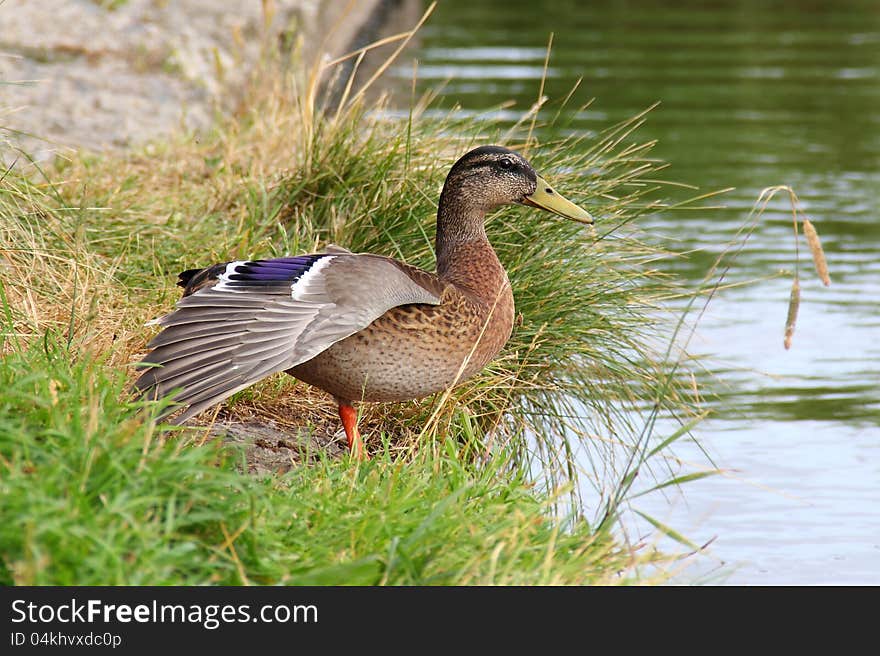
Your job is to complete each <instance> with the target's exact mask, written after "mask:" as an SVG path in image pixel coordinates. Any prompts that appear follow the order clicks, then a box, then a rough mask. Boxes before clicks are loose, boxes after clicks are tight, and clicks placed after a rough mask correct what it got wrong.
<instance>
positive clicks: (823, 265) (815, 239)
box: [804, 219, 831, 287]
mask: <svg viewBox="0 0 880 656" xmlns="http://www.w3.org/2000/svg"><path fill="white" fill-rule="evenodd" d="M804 234H805V235H806V236H807V244H809V246H810V252H811V253H812V254H813V264H815V265H816V273H818V274H819V278H821V279H822V284H824V285H825V286H826V287H827V286H828V285H830V284H831V278H829V277H828V263H827V262H826V261H825V251H823V250H822V242H820V241H819V234H818V233H817V232H816V228H814V227H813V224H812V223H811V222H810V220H809V219H804Z"/></svg>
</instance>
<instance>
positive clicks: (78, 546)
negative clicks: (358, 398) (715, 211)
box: [0, 35, 703, 584]
mask: <svg viewBox="0 0 880 656" xmlns="http://www.w3.org/2000/svg"><path fill="white" fill-rule="evenodd" d="M402 38H406V37H405V35H404V36H403V37H402ZM276 63H279V64H280V63H281V62H277V61H276ZM284 64H285V65H283V66H280V65H279V66H278V67H274V66H273V65H272V60H271V58H270V57H267V63H266V64H265V66H266V69H265V70H263V71H262V73H260V74H257V75H255V77H254V78H253V80H251V82H250V86H249V88H248V89H247V90H246V93H245V94H244V97H245V98H247V100H248V102H247V104H242V105H241V106H240V107H239V109H238V110H237V112H236V113H235V115H234V116H233V117H231V118H229V119H222V118H221V119H218V122H217V124H216V126H215V127H214V129H213V130H212V131H211V132H210V133H209V134H206V135H200V136H199V137H198V138H197V137H195V136H194V135H179V136H177V137H175V138H171V139H168V140H165V141H161V142H156V143H152V144H149V145H147V146H145V147H143V148H142V149H141V150H137V151H132V152H129V153H127V154H124V155H106V156H89V155H81V156H77V157H75V158H73V159H72V160H69V161H65V162H59V163H57V164H56V165H54V166H52V167H49V168H48V169H46V170H42V169H41V168H39V167H38V166H37V165H36V164H34V163H32V164H31V167H30V169H27V168H24V167H20V166H19V167H15V168H13V169H11V170H9V171H7V172H6V175H5V176H4V177H3V179H2V180H0V258H2V259H0V302H2V310H3V312H2V316H0V330H2V335H0V339H2V352H3V354H4V357H3V360H2V362H0V383H2V384H3V386H4V390H6V391H5V393H4V395H3V397H2V401H0V513H2V516H3V517H4V518H7V521H6V522H4V525H3V526H2V527H0V563H2V564H0V583H16V584H69V583H77V584H138V583H143V584H171V583H181V584H184V583H185V584H206V583H222V584H247V583H272V584H274V583H293V584H300V583H315V584H328V583H334V584H340V583H356V584H360V583H363V584H366V583H369V584H386V583H387V584H410V583H422V584H424V583H444V584H446V583H451V584H465V583H503V584H509V583H519V584H521V583H560V584H570V583H578V584H583V583H612V582H631V581H633V580H636V579H635V577H636V574H635V572H636V568H637V566H638V565H640V564H643V563H646V562H655V561H657V559H658V558H660V556H658V555H657V554H655V553H653V552H652V551H650V550H648V549H642V548H640V545H641V544H642V543H641V541H640V540H638V539H636V540H634V541H632V542H631V543H621V542H620V541H619V537H617V536H616V533H615V524H614V520H615V519H616V517H617V510H618V508H619V507H620V506H621V505H622V504H624V503H626V502H627V500H628V491H629V487H630V485H631V484H632V481H633V479H634V478H635V476H636V475H637V474H639V472H641V471H652V464H651V463H653V462H654V461H655V460H656V461H658V462H659V463H662V461H663V458H664V455H665V450H666V449H667V448H668V447H669V446H670V445H672V444H673V443H674V442H675V441H676V440H677V439H679V438H681V436H682V435H684V434H686V433H687V432H688V431H689V430H690V428H691V427H692V426H693V425H694V424H695V422H696V421H698V420H699V419H700V418H701V417H702V416H703V413H702V411H701V410H700V408H699V404H698V402H697V401H698V396H697V397H696V399H697V401H695V400H694V399H695V395H693V394H691V392H690V386H689V385H690V379H689V378H688V377H687V376H683V375H679V368H680V367H683V366H684V364H685V362H684V361H683V359H682V356H679V355H677V353H678V349H677V348H673V347H674V345H675V343H676V339H677V335H678V333H679V329H680V327H681V322H680V321H678V318H677V317H673V316H668V315H667V314H666V310H664V303H665V301H666V300H668V299H670V298H673V297H676V296H680V295H682V294H683V293H685V292H684V291H683V290H682V289H681V288H680V286H679V284H678V282H677V281H676V280H674V279H672V278H670V277H668V276H666V275H664V274H662V273H661V272H659V271H658V270H657V262H658V261H660V260H662V259H664V258H667V257H672V255H671V254H670V253H667V252H664V251H662V250H659V249H657V248H655V247H652V246H649V245H646V244H645V243H644V242H642V241H640V239H639V238H638V232H637V229H636V228H635V225H636V224H637V222H638V219H639V218H640V217H642V216H644V215H646V214H648V213H656V212H660V211H676V209H678V208H676V207H664V205H663V204H662V203H661V202H659V201H658V200H656V199H655V196H656V192H657V191H658V190H660V189H662V187H663V185H664V183H662V182H658V181H657V180H656V174H657V173H658V172H659V171H660V170H661V169H662V168H663V164H662V163H661V162H658V161H656V160H655V159H653V158H652V157H651V154H650V150H651V146H652V144H650V143H639V142H638V141H635V140H634V138H633V133H634V131H635V130H636V129H637V128H638V126H639V125H640V124H641V123H642V122H643V121H644V120H645V116H644V114H642V115H639V116H636V117H634V118H633V119H631V120H629V121H625V122H623V123H621V124H620V125H617V126H614V127H612V128H610V129H609V130H607V131H606V132H604V133H602V134H601V135H599V136H598V137H596V138H590V139H589V140H588V139H587V138H586V137H585V136H578V135H576V136H573V137H570V138H566V139H562V140H560V141H554V142H549V143H543V144H538V143H535V142H534V140H533V139H532V135H533V134H534V126H535V116H536V115H537V112H538V110H539V109H540V108H541V107H542V106H543V105H544V99H539V103H538V104H537V106H536V107H535V108H534V112H529V113H527V114H526V115H525V116H524V117H523V120H522V121H521V122H520V124H519V125H518V126H514V127H513V128H510V127H509V126H502V125H499V124H497V123H493V122H491V121H476V122H475V121H474V120H473V119H472V118H471V119H464V118H462V117H461V116H460V115H458V114H456V113H454V112H452V113H450V114H449V115H447V116H446V117H444V118H440V119H434V118H431V119H429V118H426V117H425V116H424V115H423V112H424V109H425V108H426V107H427V106H428V104H429V99H421V100H418V101H416V102H415V103H414V105H413V107H412V109H411V111H410V114H409V116H408V117H407V119H406V120H405V121H403V120H402V119H400V118H399V117H398V116H397V115H396V114H395V113H394V112H392V111H390V110H389V108H388V107H387V106H386V104H385V103H384V102H383V101H382V100H381V99H380V100H378V101H372V100H371V101H369V102H368V101H367V100H366V94H363V93H360V91H359V90H357V89H354V88H352V86H351V85H347V86H345V87H344V88H345V89H346V91H345V93H344V94H343V98H342V99H341V100H339V101H338V105H336V106H335V110H334V111H331V112H321V111H319V109H318V107H319V101H320V98H319V96H320V85H319V84H318V80H319V76H318V75H316V74H314V72H312V74H307V73H306V72H303V71H301V70H300V69H299V68H298V67H296V66H288V65H286V64H287V63H286V62H285V63H284ZM370 83H372V80H371V81H370ZM328 93H329V92H328ZM548 109H555V110H556V114H557V116H560V115H563V112H562V109H563V108H562V107H561V106H559V107H556V108H553V107H552V103H550V104H549V105H548ZM486 143H503V144H504V145H507V146H510V147H512V148H519V149H521V150H524V151H528V153H529V157H530V159H531V160H532V162H533V163H534V164H535V166H536V168H537V169H538V170H539V171H541V172H542V174H544V175H546V177H547V178H548V179H549V180H551V181H552V182H553V183H554V186H556V188H558V189H559V190H560V191H561V192H563V193H564V194H565V195H566V196H568V197H570V198H572V199H573V200H574V201H576V202H578V203H579V204H582V205H584V206H585V207H587V208H589V209H590V210H591V211H592V213H593V214H594V215H595V216H596V217H597V218H598V223H597V226H596V229H595V230H594V231H588V230H585V229H583V228H581V227H578V226H575V225H573V224H571V223H569V222H565V221H562V220H554V219H553V218H550V217H547V216H543V215H538V214H536V213H534V212H530V211H528V210H525V209H522V208H509V209H505V210H504V211H500V212H497V213H496V214H494V215H493V216H492V217H491V218H490V220H489V225H488V228H487V231H488V233H489V235H490V239H491V240H492V243H493V245H494V246H495V247H496V250H497V251H498V253H499V257H500V259H501V261H502V262H503V263H504V264H505V265H506V267H507V269H508V272H509V274H510V278H511V281H512V285H513V290H514V295H515V299H516V304H517V311H518V312H519V316H520V320H519V322H518V325H517V327H516V328H515V330H514V335H513V337H512V339H511V341H510V342H509V344H508V345H507V347H506V348H505V349H504V351H503V353H502V354H501V356H500V357H499V358H498V359H497V360H496V361H495V362H493V363H492V364H491V365H490V366H489V367H487V369H486V370H485V371H484V372H483V373H481V374H480V375H479V376H477V377H476V378H474V379H472V380H469V381H467V382H466V383H464V384H463V385H461V386H459V387H457V388H455V389H454V390H451V391H449V392H448V393H445V394H439V395H436V396H435V397H432V398H428V399H424V400H421V401H416V402H412V403H403V404H377V405H370V406H364V407H363V408H362V412H363V418H362V423H361V427H362V432H363V433H364V434H365V436H366V437H367V439H368V446H369V448H370V449H371V450H372V451H373V452H374V453H375V454H376V456H375V457H374V459H373V460H372V461H371V462H370V463H368V464H359V465H358V464H355V463H350V462H347V461H346V462H339V461H337V460H334V459H332V458H331V457H330V456H329V454H328V453H326V452H318V453H311V454H308V455H309V458H307V460H308V461H309V462H310V463H311V464H309V465H303V466H299V467H296V468H294V469H293V470H292V471H290V472H288V473H286V474H278V475H261V476H248V475H245V474H244V473H243V471H244V470H246V465H245V460H246V453H244V452H242V451H241V449H239V448H238V447H233V446H230V445H228V444H225V443H223V442H222V441H221V440H207V441H206V439H205V438H206V435H207V433H206V431H204V430H189V429H185V430H175V431H171V430H169V429H168V428H166V427H158V428H157V427H155V426H153V425H152V423H151V422H150V421H149V417H150V416H154V414H155V410H156V408H155V406H154V405H153V404H142V403H137V402H134V401H132V399H131V398H130V396H129V394H128V386H129V384H130V382H131V380H132V378H133V376H134V372H133V370H132V368H131V363H133V362H135V361H137V360H138V359H139V357H140V356H141V355H142V353H143V351H144V348H145V344H146V343H147V341H148V340H149V338H150V337H151V332H150V330H148V329H146V328H144V327H143V326H144V323H145V322H146V321H147V320H149V319H151V318H153V317H155V316H158V315H160V314H163V313H165V312H167V311H168V310H169V309H170V308H171V307H172V306H173V303H174V301H175V300H176V299H177V297H178V292H179V290H178V289H176V288H175V285H174V281H175V278H176V274H177V272H178V271H180V270H183V269H188V268H193V267H196V266H206V265H209V264H213V263H215V262H220V261H228V260H231V259H242V258H260V257H273V256H278V255H283V254H292V253H302V252H308V251H314V250H317V249H319V248H322V247H323V246H324V245H325V244H327V243H336V244H339V245H343V246H345V247H347V248H351V249H352V250H356V251H370V252H375V253H380V254H385V255H390V256H394V257H398V258H400V259H403V260H406V261H407V262H410V263H412V264H415V265H418V266H422V267H424V268H429V269H433V267H434V254H433V236H434V223H435V216H436V209H437V199H438V197H439V192H440V188H441V185H442V182H443V180H444V178H445V175H446V173H447V171H448V169H449V167H450V166H451V164H452V163H453V162H454V161H455V159H457V158H458V157H459V156H460V155H461V154H462V153H464V152H465V151H466V150H467V149H469V148H470V147H473V146H475V145H478V144H486ZM701 200H702V199H701V198H697V199H695V200H694V202H699V201H701ZM224 407H225V410H224V414H225V417H226V419H227V420H230V421H236V420H241V421H243V420H245V419H246V420H247V421H250V422H254V421H255V422H263V423H268V422H270V421H273V422H278V423H280V425H281V426H282V427H284V428H287V429H290V430H291V431H296V430H312V431H314V430H316V427H318V428H320V427H323V426H327V425H333V424H334V423H335V421H334V420H333V419H332V417H333V414H334V409H333V405H332V403H331V401H330V399H328V398H325V397H324V396H323V395H321V394H317V393H316V392H315V391H314V390H310V389H309V388H308V387H307V386H305V385H304V384H299V383H296V382H294V381H292V380H291V379H289V378H284V377H283V376H274V377H270V378H269V379H267V380H265V381H263V382H261V383H258V384H257V385H255V386H253V387H252V388H250V389H248V390H245V391H244V392H242V393H240V394H238V395H236V396H235V397H233V398H232V399H231V400H230V401H229V402H228V403H227V404H226V405H225V406H224ZM214 416H216V415H214V414H212V413H205V415H204V416H202V417H201V418H199V422H201V423H202V424H204V425H210V424H211V422H212V421H213V417H214ZM658 416H665V417H672V418H673V419H674V420H675V421H676V422H678V424H679V425H681V426H682V429H681V431H675V432H674V433H673V434H672V435H671V436H669V437H667V438H666V439H661V438H657V437H655V436H654V435H653V425H654V421H655V420H656V418H657V417H658ZM645 417H647V419H646V418H645ZM654 471H656V472H657V473H658V474H659V475H660V476H661V477H662V475H663V471H662V464H661V465H660V466H659V467H657V468H656V469H655V470H654ZM684 480H686V479H684V478H681V477H674V478H672V479H670V481H667V482H664V481H662V480H661V481H659V482H658V484H657V486H656V487H657V489H660V488H662V487H663V486H664V485H665V484H667V483H668V484H678V482H681V481H684ZM587 490H592V492H591V494H592V497H591V498H590V499H587V498H584V495H585V491H587ZM591 513H592V514H593V516H594V517H595V518H596V520H595V521H592V522H591V521H588V520H587V519H586V517H587V516H588V515H589V514H591ZM664 532H666V534H673V533H674V531H673V529H671V528H668V527H664ZM683 540H684V539H683ZM683 543H684V542H683Z"/></svg>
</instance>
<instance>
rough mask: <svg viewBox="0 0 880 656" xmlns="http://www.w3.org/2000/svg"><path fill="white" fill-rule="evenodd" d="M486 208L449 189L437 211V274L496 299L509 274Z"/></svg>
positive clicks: (446, 279)
mask: <svg viewBox="0 0 880 656" xmlns="http://www.w3.org/2000/svg"><path fill="white" fill-rule="evenodd" d="M485 216H486V211H485V210H484V209H483V208H481V207H479V206H475V205H474V204H473V203H472V202H468V199H466V198H463V197H462V196H459V195H456V194H455V193H454V192H450V191H449V190H447V189H444V190H443V193H442V194H441V195H440V206H439V209H438V211H437V242H436V249H437V275H438V276H439V277H440V278H441V279H442V280H444V281H447V282H450V283H452V284H454V285H456V286H458V287H461V288H463V289H465V290H467V291H469V292H470V293H471V294H473V295H475V296H479V297H481V298H482V297H484V296H485V297H486V298H487V299H489V297H491V299H489V300H492V299H494V298H495V297H496V296H497V295H498V292H499V289H500V288H501V287H506V286H507V285H508V282H507V274H506V272H505V271H504V268H503V267H502V266H501V262H500V261H499V260H498V256H497V255H496V254H495V250H494V249H493V248H492V245H491V244H490V243H489V239H488V237H487V236H486V229H485V227H484V225H483V220H484V218H485Z"/></svg>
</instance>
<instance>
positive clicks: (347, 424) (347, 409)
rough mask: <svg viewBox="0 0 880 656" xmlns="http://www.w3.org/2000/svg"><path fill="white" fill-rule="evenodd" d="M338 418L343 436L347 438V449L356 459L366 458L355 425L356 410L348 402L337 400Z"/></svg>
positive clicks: (367, 457)
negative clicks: (342, 429)
mask: <svg viewBox="0 0 880 656" xmlns="http://www.w3.org/2000/svg"><path fill="white" fill-rule="evenodd" d="M339 418H340V419H341V420H342V427H343V428H344V429H345V437H346V439H347V440H348V450H349V451H350V452H351V455H353V456H354V457H355V458H357V459H358V460H368V459H369V456H368V455H367V452H366V451H365V450H364V443H363V441H362V440H361V434H360V432H359V431H358V427H357V410H355V409H354V406H352V405H351V404H350V403H345V402H343V401H340V402H339Z"/></svg>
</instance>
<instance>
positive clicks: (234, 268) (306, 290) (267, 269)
mask: <svg viewBox="0 0 880 656" xmlns="http://www.w3.org/2000/svg"><path fill="white" fill-rule="evenodd" d="M204 271H205V272H207V273H202V272H196V273H191V275H190V276H189V279H191V280H196V279H197V280H198V281H199V287H198V288H197V289H195V290H194V291H192V292H191V293H189V295H187V296H185V297H184V298H183V299H181V300H180V301H179V302H178V303H177V306H176V309H175V310H174V311H173V312H171V313H170V314H167V315H165V316H163V317H160V318H159V319H157V320H156V322H155V323H158V324H159V325H160V326H162V332H160V333H159V334H158V335H156V337H154V338H153V340H152V341H150V343H149V344H148V347H149V348H150V349H151V352H150V353H149V354H148V355H147V356H146V357H145V358H144V359H143V360H142V361H141V363H142V364H143V365H151V366H150V368H149V369H147V370H146V371H144V372H143V373H142V374H141V376H140V377H139V378H138V380H137V381H136V382H135V387H136V389H138V390H139V391H140V392H141V394H142V395H144V396H149V397H156V398H161V397H165V396H168V395H171V394H172V393H173V396H172V397H171V398H172V399H173V400H174V401H175V402H177V403H178V404H179V405H180V406H183V412H182V414H180V415H179V416H178V417H177V418H176V419H175V421H176V422H177V423H180V422H183V421H185V420H186V419H188V418H190V417H192V416H194V415H196V414H198V413H199V412H201V411H202V410H205V409H207V408H209V407H211V406H212V405H215V404H216V403H219V402H220V401H222V400H223V399H225V398H227V397H229V396H230V395H232V394H234V393H235V392H237V391H239V390H242V389H244V388H246V387H248V386H249V385H251V384H253V383H255V382H257V381H258V380H260V379H261V378H264V377H266V376H268V375H270V374H272V373H275V372H278V371H284V370H286V369H290V368H291V367H295V366H297V365H298V364H301V363H303V362H306V361H307V360H310V359H311V358H313V357H315V356H316V355H317V354H318V353H321V352H322V351H324V350H326V349H327V348H329V347H330V346H332V345H333V344H335V343H336V342H338V341H340V340H342V339H345V338H346V337H348V336H350V335H352V334H354V333H356V332H358V331H359V330H362V329H364V328H366V327H367V326H368V325H369V324H370V323H371V322H372V321H374V320H376V319H377V318H379V317H380V316H382V314H384V313H385V312H387V311H388V310H389V309H391V308H393V307H396V306H398V305H404V304H407V303H427V304H431V305H437V304H438V303H439V302H440V296H441V293H442V287H443V285H442V283H440V281H439V280H438V279H437V278H436V276H433V275H432V274H428V273H427V272H424V271H420V270H417V269H412V268H411V267H408V266H407V265H404V264H402V263H400V262H396V261H394V260H391V259H389V258H384V257H379V256H375V255H364V254H354V253H348V252H344V251H342V250H333V251H332V252H330V253H322V254H315V255H308V256H298V257H291V258H278V259H276V260H256V261H251V262H231V263H228V264H226V265H215V266H214V267H211V268H210V269H206V270H204ZM211 276H214V278H213V281H212V279H211ZM174 410H175V408H172V409H171V410H169V413H170V412H173V411H174Z"/></svg>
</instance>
